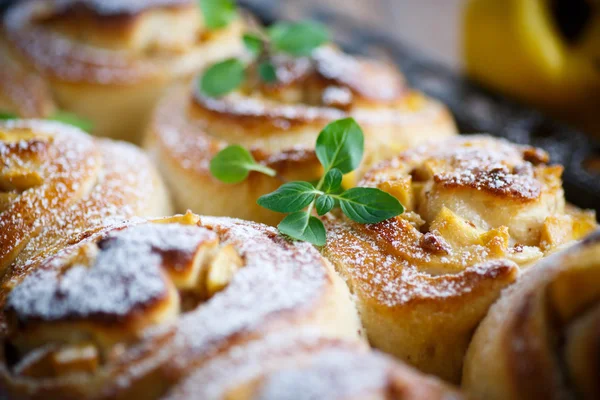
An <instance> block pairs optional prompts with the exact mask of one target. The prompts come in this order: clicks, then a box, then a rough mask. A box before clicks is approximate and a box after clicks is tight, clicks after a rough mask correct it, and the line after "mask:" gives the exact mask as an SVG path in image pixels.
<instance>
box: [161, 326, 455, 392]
mask: <svg viewBox="0 0 600 400" xmlns="http://www.w3.org/2000/svg"><path fill="white" fill-rule="evenodd" d="M224 371H227V373H224ZM192 397H196V398H202V399H206V400H216V399H236V400H244V399H264V400H270V399H279V400H281V399H295V400H303V399H339V400H341V399H364V398H368V399H382V400H383V399H386V400H392V399H398V400H400V399H414V400H416V399H460V398H461V396H460V395H459V393H458V392H457V391H455V390H454V389H452V388H451V387H449V386H447V385H445V384H442V383H441V382H440V381H438V380H437V379H435V378H430V377H426V376H423V375H421V374H419V373H418V372H417V371H414V370H412V369H411V368H409V367H406V366H404V365H401V364H397V363H395V362H394V361H393V360H391V359H390V358H388V357H386V356H383V355H382V354H379V353H374V352H370V351H368V350H367V349H366V348H365V347H364V346H359V345H358V344H357V343H351V342H344V341H339V340H331V339H325V338H323V337H320V336H319V335H318V334H317V333H316V332H304V331H298V332H295V333H290V332H284V333H283V334H281V333H279V334H274V335H270V336H268V337H266V338H263V339H261V340H259V341H255V342H251V343H249V344H247V345H246V346H244V347H241V348H235V349H232V350H231V351H229V352H225V353H223V354H222V355H220V356H219V357H217V358H215V359H213V360H211V361H210V362H209V363H207V364H205V365H203V366H202V367H201V368H199V369H198V370H196V371H194V372H193V373H192V374H190V376H189V377H187V378H186V379H185V380H183V381H182V382H181V383H180V384H179V385H177V386H176V387H175V388H174V389H172V390H171V391H170V392H169V394H168V395H167V396H165V397H164V399H169V400H178V399H189V398H192Z"/></svg>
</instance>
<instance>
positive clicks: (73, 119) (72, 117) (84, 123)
mask: <svg viewBox="0 0 600 400" xmlns="http://www.w3.org/2000/svg"><path fill="white" fill-rule="evenodd" d="M19 118H20V117H19V116H18V115H17V114H15V113H12V112H7V111H2V110H0V120H9V119H19ZM46 119H48V120H50V121H58V122H62V123H63V124H67V125H73V126H75V127H77V128H79V129H81V130H82V131H86V132H88V133H89V132H91V131H92V129H93V128H94V124H93V123H92V121H90V120H87V119H85V118H82V117H80V116H78V115H76V114H73V113H70V112H66V111H57V112H55V113H54V114H52V115H51V116H49V117H48V118H46Z"/></svg>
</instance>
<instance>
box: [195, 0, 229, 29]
mask: <svg viewBox="0 0 600 400" xmlns="http://www.w3.org/2000/svg"><path fill="white" fill-rule="evenodd" d="M198 4H199V6H200V10H201V11H202V15H203V16H204V23H205V24H206V26H207V27H208V29H219V28H224V27H225V26H227V25H228V24H229V23H230V22H231V21H232V20H233V19H234V18H235V16H236V11H235V1H233V0H198Z"/></svg>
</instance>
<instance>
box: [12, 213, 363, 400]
mask: <svg viewBox="0 0 600 400" xmlns="http://www.w3.org/2000/svg"><path fill="white" fill-rule="evenodd" d="M82 237H83V238H84V239H83V240H82V241H80V242H76V243H75V244H73V245H71V246H67V247H65V248H64V249H63V250H61V251H59V252H58V253H57V254H56V255H54V256H52V257H49V258H47V259H46V260H45V261H43V262H42V263H41V264H39V266H38V268H37V269H36V271H35V272H33V273H31V274H29V275H28V276H27V277H26V278H25V279H24V280H23V281H22V282H21V283H20V284H19V285H18V286H16V287H15V288H14V289H13V290H12V291H10V294H9V295H8V301H7V304H6V307H5V313H4V314H5V318H6V319H7V320H8V322H9V324H8V331H7V334H6V335H5V336H4V338H5V339H4V342H5V343H4V344H5V346H4V348H5V350H6V351H5V352H4V354H3V362H2V364H1V365H0V389H3V390H5V391H7V392H8V393H11V395H14V396H16V397H19V396H23V397H32V396H33V397H44V396H45V397H44V398H57V397H58V398H64V397H77V398H132V397H133V398H135V397H140V398H156V397H157V396H160V395H161V394H163V393H164V392H165V391H166V390H168V389H169V387H170V386H172V385H173V384H175V383H176V382H177V381H179V380H180V379H182V378H183V377H185V376H186V375H187V374H189V373H190V371H191V370H193V369H194V368H195V367H196V366H197V365H201V364H203V363H205V362H206V361H207V360H209V359H210V358H211V357H213V356H215V355H217V354H219V353H220V352H222V351H225V350H226V349H228V348H229V347H230V346H235V345H240V346H241V345H243V343H244V342H246V341H248V340H251V339H253V338H257V337H260V336H261V335H263V334H264V333H267V332H273V331H277V330H279V329H283V328H284V327H302V326H314V327H317V328H319V329H320V332H323V334H324V335H325V336H331V337H346V338H354V339H356V338H358V331H359V329H360V324H359V322H358V317H357V315H356V311H355V309H354V307H353V305H352V303H351V301H350V298H349V293H348V291H347V288H346V287H345V285H344V284H343V282H342V281H341V280H340V279H339V278H338V277H337V276H335V274H334V272H333V269H332V267H331V265H330V264H329V263H328V262H327V261H325V260H324V259H323V258H322V257H321V256H320V255H319V253H318V252H317V251H316V250H315V249H314V248H312V247H311V246H310V245H308V244H306V243H291V242H289V241H287V240H286V239H284V238H283V237H281V236H279V235H277V232H276V230H275V229H273V228H269V227H266V226H264V225H259V224H255V223H250V222H244V221H239V220H231V219H225V218H214V217H201V218H199V217H197V216H195V215H193V214H186V215H185V216H176V217H171V218H167V219H163V220H157V221H155V222H154V223H152V222H144V221H141V222H140V221H132V222H129V223H124V224H122V225H118V226H113V227H108V228H106V229H103V230H101V231H98V232H96V233H94V232H91V233H89V234H85V235H82Z"/></svg>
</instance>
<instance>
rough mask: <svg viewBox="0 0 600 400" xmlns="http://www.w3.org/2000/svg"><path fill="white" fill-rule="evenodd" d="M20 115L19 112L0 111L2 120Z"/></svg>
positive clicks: (16, 117)
mask: <svg viewBox="0 0 600 400" xmlns="http://www.w3.org/2000/svg"><path fill="white" fill-rule="evenodd" d="M18 118H19V116H18V115H17V114H14V113H11V112H8V111H0V120H6V119H18Z"/></svg>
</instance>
